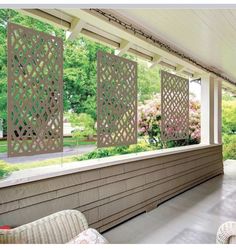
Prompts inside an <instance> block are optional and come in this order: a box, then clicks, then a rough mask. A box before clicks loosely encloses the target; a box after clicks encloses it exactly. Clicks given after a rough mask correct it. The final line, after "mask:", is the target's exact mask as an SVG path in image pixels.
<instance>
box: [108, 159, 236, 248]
mask: <svg viewBox="0 0 236 249" xmlns="http://www.w3.org/2000/svg"><path fill="white" fill-rule="evenodd" d="M229 220H236V161H233V160H227V161H225V174H224V175H223V176H218V177H215V178H214V179H211V180H209V181H207V182H205V183H203V184H201V185H199V186H197V187H195V188H193V189H191V190H188V191H186V192H184V193H183V194H181V195H179V196H177V197H175V198H172V199H171V200H169V201H167V202H165V203H163V204H162V205H160V206H159V207H157V208H156V209H154V210H152V211H151V212H149V213H145V214H141V215H139V216H137V217H135V218H133V219H131V220H129V221H127V222H125V223H123V224H121V225H119V226H117V227H115V228H113V229H111V230H109V231H107V232H106V233H104V234H103V235H104V236H105V237H106V238H107V239H108V240H109V242H110V243H127V244H129V243H135V244H145V243H175V244H179V243H181V244H201V243H204V244H212V243H215V237H216V232H217V229H218V227H219V226H220V225H221V224H222V223H223V222H226V221H229Z"/></svg>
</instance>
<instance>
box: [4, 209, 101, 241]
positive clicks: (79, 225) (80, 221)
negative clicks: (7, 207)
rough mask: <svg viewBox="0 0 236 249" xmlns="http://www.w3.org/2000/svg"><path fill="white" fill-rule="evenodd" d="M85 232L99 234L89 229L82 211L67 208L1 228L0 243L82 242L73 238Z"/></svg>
mask: <svg viewBox="0 0 236 249" xmlns="http://www.w3.org/2000/svg"><path fill="white" fill-rule="evenodd" d="M85 231H86V232H85ZM91 231H92V233H91ZM84 232H85V235H86V236H87V235H88V234H92V236H93V235H94V234H95V233H97V234H98V235H99V233H98V232H97V231H96V230H94V229H88V223H87V221H86V218H85V216H84V215H83V214H82V213H81V212H79V211H76V210H65V211H60V212H57V213H54V214H52V215H49V216H46V217H44V218H41V219H39V220H36V221H34V222H31V223H28V224H26V225H22V226H19V227H17V228H14V229H10V230H0V244H3V243H7V244H65V243H80V242H78V241H79V240H78V239H77V241H76V242H73V239H74V238H76V237H78V235H80V234H82V233H84ZM100 236H101V235H100ZM93 237H94V236H93ZM97 237H99V236H97ZM101 237H102V236H101ZM83 238H84V236H83ZM102 238H103V237H102ZM97 241H99V240H97ZM81 243H86V242H84V241H82V242H81ZM88 243H89V242H88Z"/></svg>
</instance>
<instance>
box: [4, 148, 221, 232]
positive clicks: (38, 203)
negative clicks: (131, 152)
mask: <svg viewBox="0 0 236 249" xmlns="http://www.w3.org/2000/svg"><path fill="white" fill-rule="evenodd" d="M222 173H223V161H222V146H221V145H219V146H212V147H208V148H196V150H192V151H185V152H178V153H175V154H173V155H163V156H160V155H159V156H157V157H155V158H149V159H143V160H140V161H135V162H128V163H121V164H118V165H115V166H108V167H100V168H97V169H92V170H86V171H82V172H76V173H73V174H68V175H63V176H58V177H53V178H48V179H44V180H39V181H34V182H29V183H24V184H20V185H15V186H10V187H5V188H1V189H0V223H1V224H9V225H11V226H19V225H21V224H25V223H28V222H31V221H34V220H36V219H39V218H41V217H44V216H46V215H49V214H51V213H54V212H57V211H60V210H64V209H78V210H80V211H81V212H83V213H84V214H85V216H86V218H87V220H88V222H89V225H90V227H93V228H96V229H98V230H99V231H100V232H103V231H105V230H107V229H109V228H111V227H113V226H115V225H117V224H119V223H121V222H123V221H125V220H127V219H129V218H131V217H133V216H135V215H137V214H139V213H141V212H144V211H148V210H151V209H153V208H155V207H157V206H158V205H159V204H160V203H161V202H163V201H165V200H167V199H169V198H171V197H173V196H175V195H177V194H179V193H181V192H183V191H185V190H187V189H189V188H192V187H194V186H196V185H198V184H200V183H202V182H204V181H206V180H208V179H210V178H212V177H214V176H217V175H219V174H222Z"/></svg>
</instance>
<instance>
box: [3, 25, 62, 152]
mask: <svg viewBox="0 0 236 249" xmlns="http://www.w3.org/2000/svg"><path fill="white" fill-rule="evenodd" d="M62 90H63V42H62V40H61V39H60V38H57V37H54V36H51V35H48V34H45V33H42V32H38V31H34V30H32V29H28V28H25V27H22V26H19V25H16V24H12V23H9V24H8V155H9V156H23V155H24V156H25V155H34V154H41V153H50V152H59V151H62V150H63V102H62Z"/></svg>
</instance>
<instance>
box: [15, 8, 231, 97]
mask: <svg viewBox="0 0 236 249" xmlns="http://www.w3.org/2000/svg"><path fill="white" fill-rule="evenodd" d="M18 11H19V10H18ZM20 11H21V12H23V13H24V14H27V15H29V16H32V17H34V18H37V19H40V20H42V21H46V22H48V23H51V24H53V25H56V26H58V27H60V28H63V29H64V30H66V31H67V32H68V37H69V39H70V38H73V39H74V38H75V37H76V36H78V35H79V34H80V33H81V34H83V35H85V36H88V37H89V38H90V39H94V40H96V41H98V42H100V43H103V44H106V45H109V46H112V47H113V48H115V49H116V50H117V53H118V54H120V55H122V54H123V53H125V52H128V53H132V54H135V55H137V56H139V57H142V58H143V59H145V60H147V61H149V62H150V66H151V67H152V66H155V65H157V64H160V65H162V66H164V67H169V68H171V69H172V70H175V71H176V72H178V73H179V72H181V73H182V74H185V75H187V76H188V77H190V78H191V79H194V78H198V77H199V75H211V76H213V77H214V78H216V79H219V80H221V81H222V87H223V89H225V90H228V91H230V92H232V93H233V94H234V95H236V75H234V74H235V73H234V72H233V71H232V70H231V69H232V67H231V66H230V65H231V64H232V63H233V57H232V56H233V52H232V55H228V51H227V50H226V51H225V50H224V49H226V47H227V46H223V48H222V51H214V48H215V47H216V48H220V47H221V45H222V44H216V43H217V42H218V41H217V40H214V37H213V36H212V37H211V34H210V33H209V34H208V31H209V30H208V29H207V26H208V23H205V24H203V26H202V27H201V28H202V30H203V33H204V32H205V33H206V34H204V35H202V36H196V37H195V38H196V43H197V44H198V43H199V47H201V46H202V47H204V46H205V44H202V43H201V42H200V41H202V40H203V39H206V41H207V42H209V41H208V40H212V43H213V45H214V46H212V47H209V44H206V45H207V46H208V47H207V49H208V51H209V60H210V62H211V63H209V60H204V59H202V58H204V51H203V50H201V49H199V50H198V49H197V47H196V44H195V45H194V46H193V49H195V51H192V50H189V49H185V46H186V47H188V46H187V45H188V42H191V39H190V40H189V39H186V42H185V43H183V44H182V46H181V47H180V46H178V45H175V44H174V43H175V40H174V39H176V41H177V40H178V41H180V39H179V36H180V35H179V34H178V33H176V34H174V35H172V36H171V37H170V39H169V40H168V41H167V39H166V38H165V39H164V38H160V37H159V36H158V35H159V33H158V32H157V31H158V27H157V28H156V30H153V32H150V29H151V27H152V26H151V25H148V24H147V22H146V23H142V25H141V24H140V22H141V21H144V20H147V19H145V18H146V16H147V13H146V12H147V11H150V10H145V9H144V10H142V11H141V10H137V13H139V15H140V16H141V18H140V19H139V20H138V19H135V17H137V13H136V12H135V11H133V12H132V11H131V10H130V9H126V10H125V9H120V10H110V9H105V10H104V9H66V8H65V9H20ZM140 11H141V12H140ZM155 11H156V14H157V15H158V16H159V14H160V13H162V19H163V20H164V18H167V17H168V16H169V22H170V24H169V25H171V24H173V20H175V19H174V18H177V19H176V20H178V18H179V19H180V16H181V13H179V14H178V16H173V13H176V11H175V12H174V11H173V12H170V11H169V10H165V9H160V10H153V12H151V14H152V16H151V17H150V18H151V19H150V23H151V22H152V21H154V14H155ZM180 11H181V10H178V12H180ZM198 11H201V10H198ZM212 11H214V10H212ZM142 13H143V15H142ZM199 13H201V12H199ZM233 14H235V16H236V13H233ZM183 15H186V16H187V17H185V21H186V18H188V20H189V24H188V25H187V26H186V25H185V29H186V32H188V28H190V27H191V25H192V26H194V25H195V26H196V25H198V23H196V17H195V16H194V15H192V14H191V12H186V10H185V12H184V13H183ZM198 15H199V14H198ZM159 19H160V17H159ZM160 20H161V19H160ZM199 20H200V17H199ZM206 21H207V20H206ZM209 22H210V19H209ZM222 22H223V21H222ZM164 26H165V24H162V23H160V30H161V29H163V27H164ZM219 32H220V30H219ZM170 33H175V32H174V29H172V30H171V29H167V30H166V33H162V36H163V37H167V35H168V34H170ZM215 33H217V30H215ZM192 35H193V34H192V33H191V34H189V35H188V33H187V34H186V37H188V36H192ZM235 35H236V33H235ZM206 36H209V38H206ZM204 37H205V38H204ZM195 38H194V39H195ZM198 38H199V41H198V40H197V39H198ZM225 42H226V43H227V42H230V41H227V40H226V41H225ZM230 46H231V47H232V46H233V45H232V43H230ZM232 48H233V49H234V47H232ZM235 49H236V48H235ZM224 51H225V52H227V58H223V57H222V58H223V59H222V61H220V59H218V60H216V57H215V56H214V55H213V54H214V53H219V54H220V56H221V55H222V53H224ZM232 51H233V50H232ZM198 54H199V56H196V55H198ZM219 58H221V57H219ZM227 60H228V61H227ZM235 67H236V65H235Z"/></svg>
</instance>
